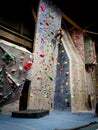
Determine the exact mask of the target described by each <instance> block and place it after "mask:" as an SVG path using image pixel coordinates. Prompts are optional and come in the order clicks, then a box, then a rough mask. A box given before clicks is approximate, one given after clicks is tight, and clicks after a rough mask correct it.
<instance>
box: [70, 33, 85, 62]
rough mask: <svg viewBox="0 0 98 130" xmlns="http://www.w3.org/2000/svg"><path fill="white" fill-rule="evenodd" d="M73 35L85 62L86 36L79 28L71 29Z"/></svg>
mask: <svg viewBox="0 0 98 130" xmlns="http://www.w3.org/2000/svg"><path fill="white" fill-rule="evenodd" d="M70 34H71V37H72V40H73V43H74V45H75V47H76V48H77V51H78V53H79V54H80V56H81V58H82V60H83V62H85V50H84V36H83V32H81V31H79V30H74V31H71V33H70Z"/></svg>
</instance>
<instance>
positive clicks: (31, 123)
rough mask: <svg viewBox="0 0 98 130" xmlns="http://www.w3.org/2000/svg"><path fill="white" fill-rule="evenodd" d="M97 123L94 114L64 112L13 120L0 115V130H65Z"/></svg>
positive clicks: (8, 115) (7, 116) (7, 115)
mask: <svg viewBox="0 0 98 130" xmlns="http://www.w3.org/2000/svg"><path fill="white" fill-rule="evenodd" d="M94 121H97V122H98V117H95V116H94V112H91V111H89V112H85V113H83V112H81V113H71V112H64V111H54V112H50V114H49V115H46V116H44V117H41V118H36V119H29V118H27V119H25V118H13V117H11V115H10V114H0V130H54V129H56V128H57V129H65V128H66V129H67V128H74V127H79V126H82V125H86V124H88V123H91V122H94Z"/></svg>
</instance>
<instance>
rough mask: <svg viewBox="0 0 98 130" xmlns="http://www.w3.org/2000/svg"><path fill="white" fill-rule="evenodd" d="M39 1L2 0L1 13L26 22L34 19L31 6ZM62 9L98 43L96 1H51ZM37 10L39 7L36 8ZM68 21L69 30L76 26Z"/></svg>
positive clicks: (97, 8)
mask: <svg viewBox="0 0 98 130" xmlns="http://www.w3.org/2000/svg"><path fill="white" fill-rule="evenodd" d="M38 1H39V0H9V1H6V0H1V1H0V3H1V2H2V3H1V4H0V5H1V8H0V13H5V14H7V15H8V16H12V17H15V18H16V19H18V18H23V19H24V20H25V21H27V22H28V21H29V20H31V19H32V11H31V5H33V4H34V6H35V5H36V4H35V3H37V2H38ZM51 1H52V2H53V3H54V4H56V5H57V6H58V8H60V9H61V11H62V12H63V13H64V14H65V15H66V16H67V17H68V18H70V21H71V22H74V23H75V24H76V25H77V26H79V27H80V28H81V29H82V30H83V31H85V30H86V33H87V34H88V35H89V36H91V37H92V39H93V40H95V42H96V43H98V14H97V13H98V7H97V6H98V4H97V1H96V0H93V1H90V0H51ZM36 8H37V7H36ZM70 21H68V20H66V23H67V25H68V29H70V28H73V27H74V25H73V24H72V23H70Z"/></svg>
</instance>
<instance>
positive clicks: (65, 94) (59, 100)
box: [54, 42, 71, 110]
mask: <svg viewBox="0 0 98 130" xmlns="http://www.w3.org/2000/svg"><path fill="white" fill-rule="evenodd" d="M54 109H56V110H70V109H71V95H70V61H69V57H68V55H67V53H66V50H65V48H64V46H63V43H62V42H60V43H59V46H58V59H57V74H56V86H55V95H54Z"/></svg>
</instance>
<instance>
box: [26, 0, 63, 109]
mask: <svg viewBox="0 0 98 130" xmlns="http://www.w3.org/2000/svg"><path fill="white" fill-rule="evenodd" d="M60 27H61V11H60V10H59V9H58V8H57V7H56V6H55V5H54V4H53V3H51V2H50V1H48V0H40V3H39V9H38V21H37V25H36V34H35V49H34V65H33V77H32V82H31V88H30V91H29V101H28V108H29V109H53V105H54V90H55V77H56V61H57V59H56V58H57V45H56V43H55V44H53V43H52V39H54V35H55V33H56V32H57V31H56V30H58V29H60Z"/></svg>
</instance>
